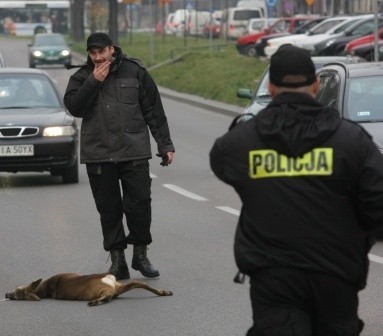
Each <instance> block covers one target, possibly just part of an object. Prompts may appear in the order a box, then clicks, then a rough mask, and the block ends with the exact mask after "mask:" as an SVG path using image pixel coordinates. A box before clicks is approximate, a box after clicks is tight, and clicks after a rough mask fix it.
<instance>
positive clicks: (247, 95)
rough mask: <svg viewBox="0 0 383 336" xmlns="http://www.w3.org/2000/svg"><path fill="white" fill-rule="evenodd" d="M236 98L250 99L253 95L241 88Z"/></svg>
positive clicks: (248, 90) (246, 89)
mask: <svg viewBox="0 0 383 336" xmlns="http://www.w3.org/2000/svg"><path fill="white" fill-rule="evenodd" d="M237 97H238V98H247V99H252V97H253V94H252V93H251V90H250V89H248V88H241V89H238V91H237Z"/></svg>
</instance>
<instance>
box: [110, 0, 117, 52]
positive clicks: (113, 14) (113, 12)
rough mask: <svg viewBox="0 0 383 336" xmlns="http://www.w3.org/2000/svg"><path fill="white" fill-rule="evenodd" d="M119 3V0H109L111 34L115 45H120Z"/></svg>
mask: <svg viewBox="0 0 383 336" xmlns="http://www.w3.org/2000/svg"><path fill="white" fill-rule="evenodd" d="M117 15H118V3H117V0H109V22H108V28H109V36H110V38H111V39H112V41H113V42H114V44H115V45H118V18H117Z"/></svg>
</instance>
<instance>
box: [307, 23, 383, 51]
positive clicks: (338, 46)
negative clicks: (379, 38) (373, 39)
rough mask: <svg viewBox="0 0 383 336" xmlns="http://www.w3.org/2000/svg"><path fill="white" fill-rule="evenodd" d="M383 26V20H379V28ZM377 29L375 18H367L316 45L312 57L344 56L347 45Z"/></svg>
mask: <svg viewBox="0 0 383 336" xmlns="http://www.w3.org/2000/svg"><path fill="white" fill-rule="evenodd" d="M382 25H383V18H382V17H380V18H379V19H378V26H379V27H380V26H382ZM374 29H375V19H374V18H373V17H371V18H366V19H363V20H360V21H358V22H356V23H355V24H354V25H352V26H351V27H349V28H348V29H346V30H345V31H344V32H342V34H340V35H339V36H334V37H331V38H329V39H327V40H325V41H322V42H320V43H318V44H315V45H314V50H313V51H312V55H315V56H334V55H342V54H344V48H345V46H346V44H347V43H348V42H350V41H352V40H354V39H356V38H359V37H361V36H366V35H370V34H371V33H373V32H374Z"/></svg>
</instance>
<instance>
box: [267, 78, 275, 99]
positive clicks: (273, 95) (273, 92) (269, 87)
mask: <svg viewBox="0 0 383 336" xmlns="http://www.w3.org/2000/svg"><path fill="white" fill-rule="evenodd" d="M267 88H268V90H269V93H270V96H271V98H274V97H275V95H276V87H275V86H274V85H273V84H272V83H271V82H270V81H269V83H268V84H267Z"/></svg>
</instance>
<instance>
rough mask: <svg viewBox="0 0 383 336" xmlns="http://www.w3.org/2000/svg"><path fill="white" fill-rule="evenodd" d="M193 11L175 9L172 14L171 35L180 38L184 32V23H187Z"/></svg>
mask: <svg viewBox="0 0 383 336" xmlns="http://www.w3.org/2000/svg"><path fill="white" fill-rule="evenodd" d="M193 11H194V10H188V9H177V10H176V11H175V12H174V16H173V20H172V25H173V34H174V35H178V36H180V35H181V36H182V35H183V34H184V32H185V23H187V22H188V20H189V16H190V13H191V12H193Z"/></svg>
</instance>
